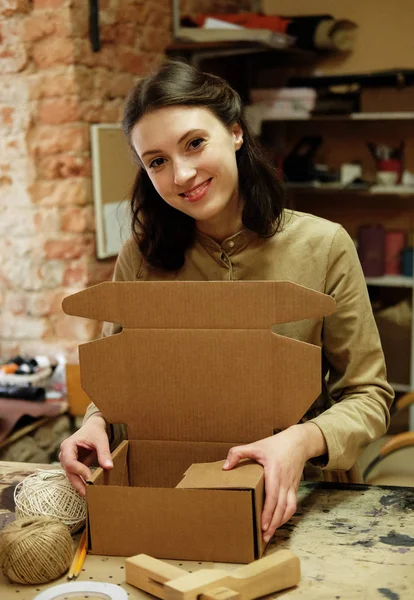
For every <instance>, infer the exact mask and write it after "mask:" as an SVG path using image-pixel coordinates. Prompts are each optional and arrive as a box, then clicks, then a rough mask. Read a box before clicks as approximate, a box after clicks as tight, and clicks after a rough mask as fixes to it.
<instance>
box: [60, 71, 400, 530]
mask: <svg viewBox="0 0 414 600" xmlns="http://www.w3.org/2000/svg"><path fill="white" fill-rule="evenodd" d="M123 128H124V131H125V133H126V135H127V137H128V139H129V142H130V144H131V147H132V149H133V152H134V154H135V156H136V158H137V161H138V164H139V169H138V174H137V177H136V181H135V185H134V187H133V191H132V201H131V207H132V237H131V238H130V239H129V240H128V241H127V242H126V244H125V245H124V246H123V248H122V250H121V252H120V254H119V257H118V260H117V263H116V267H115V274H114V280H116V281H135V280H187V281H188V280H290V281H293V282H296V283H299V284H301V285H304V286H307V287H309V288H313V289H315V290H317V291H320V292H323V293H326V294H330V295H332V296H333V297H334V298H335V300H336V303H337V311H336V313H335V314H333V315H332V316H330V317H327V318H325V319H324V320H317V319H315V320H307V321H302V322H300V323H294V324H285V325H282V326H279V327H278V329H277V331H278V332H279V333H282V334H283V335H287V336H290V337H293V338H296V339H300V340H303V341H306V342H309V343H313V344H319V345H322V350H323V374H324V378H323V393H322V395H321V396H320V398H319V399H318V400H317V401H316V402H315V404H314V405H313V406H312V408H311V410H310V411H309V412H308V413H307V415H306V416H305V417H304V418H303V419H302V422H301V423H300V424H298V425H295V426H293V427H290V428H288V429H286V430H285V431H282V432H281V433H278V434H277V435H274V436H272V437H269V438H266V439H263V440H259V441H257V442H255V443H252V444H247V445H244V446H238V447H235V448H232V449H231V450H230V452H229V454H228V456H227V462H226V464H225V466H224V468H225V469H232V468H233V467H234V466H235V465H236V464H237V463H238V461H239V460H240V459H241V458H245V457H249V458H252V459H254V460H256V461H257V462H259V463H260V464H262V465H263V467H264V473H265V485H266V501H265V506H264V511H263V515H262V529H263V538H264V540H265V541H268V540H269V539H270V537H271V536H272V535H273V533H274V531H275V529H276V528H277V527H279V526H280V525H282V524H283V523H285V522H286V521H287V520H288V519H289V518H290V517H291V516H292V515H293V513H294V512H295V510H296V492H297V488H298V485H299V481H300V479H301V477H302V473H303V470H304V467H305V464H309V463H310V464H311V465H313V466H314V467H315V468H318V469H322V470H323V473H324V477H325V479H329V476H330V475H329V473H332V471H334V472H335V471H336V472H338V471H340V472H341V471H342V474H341V475H340V477H341V478H342V479H344V478H345V480H346V478H348V479H353V480H354V481H355V480H356V477H357V476H356V469H355V467H354V464H355V462H356V460H357V457H358V455H359V453H360V451H361V449H362V448H363V447H364V446H365V445H367V444H368V443H369V442H371V441H373V440H374V439H376V438H378V437H379V436H381V435H383V434H384V433H385V432H386V430H387V427H388V424H389V407H390V405H391V403H392V400H393V392H392V389H391V388H390V386H389V385H388V383H387V381H386V372H385V365H384V358H383V354H382V350H381V344H380V340H379V337H378V332H377V329H376V326H375V322H374V318H373V315H372V310H371V306H370V302H369V298H368V294H367V289H366V285H365V281H364V278H363V274H362V271H361V268H360V265H359V261H358V257H357V254H356V252H355V248H354V245H353V242H352V240H351V239H350V238H349V236H348V235H347V233H346V232H345V231H344V230H343V228H342V227H341V226H340V225H338V224H335V223H331V222H329V221H326V220H324V219H320V218H317V217H315V216H312V215H307V214H304V213H298V212H293V211H289V210H287V209H284V197H283V191H282V188H281V185H280V183H279V181H278V179H277V176H276V173H275V171H274V169H273V168H272V166H271V165H269V164H268V163H267V161H266V160H265V158H264V157H263V155H262V154H261V152H260V149H259V147H258V146H257V144H256V142H255V141H254V139H253V138H252V136H251V134H250V133H249V128H248V126H247V124H246V122H245V120H244V117H243V110H242V106H241V102H240V98H239V96H238V94H237V93H236V92H235V91H234V90H232V89H231V88H230V87H229V85H228V84H227V83H226V82H225V81H223V80H222V79H220V78H218V77H215V76H213V75H209V74H205V73H201V72H199V71H198V70H196V69H194V68H192V67H190V66H188V65H186V64H184V63H181V62H171V61H168V62H166V63H164V65H162V66H161V67H160V69H159V70H158V71H157V72H156V73H154V74H153V75H151V76H149V77H147V78H145V79H143V80H141V81H140V82H139V83H138V85H137V86H136V87H135V88H134V89H133V90H132V92H131V94H130V96H129V98H128V100H127V103H126V108H125V115H124V119H123ZM115 331H119V327H116V326H113V325H105V327H104V334H106V335H107V334H111V333H114V332H115ZM95 454H96V455H97V458H98V462H99V464H100V465H101V466H102V467H103V468H106V469H110V468H111V466H112V463H111V459H110V453H109V444H108V435H107V424H106V422H105V420H104V419H103V417H102V415H101V413H100V412H99V411H98V409H97V408H96V407H95V406H94V405H91V406H90V407H89V409H88V412H87V414H86V416H85V419H84V424H83V426H82V427H81V428H80V430H79V431H77V432H76V433H75V434H74V435H72V436H71V437H70V438H68V439H67V440H65V441H64V442H63V444H62V446H61V454H60V460H61V463H62V465H63V467H64V468H65V470H66V472H67V474H68V477H69V479H70V480H71V482H72V484H73V485H74V487H75V488H76V489H78V490H79V491H80V492H81V493H82V494H84V481H83V480H87V479H88V478H89V477H90V471H89V468H88V466H87V464H90V461H91V459H92V457H93V456H94V455H95ZM344 472H348V475H344ZM330 477H331V479H332V478H335V475H331V476H330ZM338 477H339V475H338V474H336V478H337V479H338Z"/></svg>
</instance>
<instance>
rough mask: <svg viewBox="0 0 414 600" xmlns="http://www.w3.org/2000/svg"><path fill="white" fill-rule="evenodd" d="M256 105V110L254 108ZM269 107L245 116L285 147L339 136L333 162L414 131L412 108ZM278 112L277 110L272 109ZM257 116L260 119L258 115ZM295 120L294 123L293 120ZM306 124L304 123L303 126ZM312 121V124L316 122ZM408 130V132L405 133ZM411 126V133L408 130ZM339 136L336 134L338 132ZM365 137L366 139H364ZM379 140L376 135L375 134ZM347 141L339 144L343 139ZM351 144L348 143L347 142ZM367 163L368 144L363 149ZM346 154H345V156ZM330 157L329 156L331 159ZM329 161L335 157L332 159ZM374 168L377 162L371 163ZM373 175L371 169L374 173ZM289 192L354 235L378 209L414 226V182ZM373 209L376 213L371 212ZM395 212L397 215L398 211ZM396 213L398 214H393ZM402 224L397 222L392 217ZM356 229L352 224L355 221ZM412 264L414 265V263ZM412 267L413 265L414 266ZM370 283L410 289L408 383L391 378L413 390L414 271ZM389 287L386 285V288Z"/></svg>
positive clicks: (312, 186)
mask: <svg viewBox="0 0 414 600" xmlns="http://www.w3.org/2000/svg"><path fill="white" fill-rule="evenodd" d="M255 111H256V112H255ZM271 113H272V111H271V109H268V110H267V111H266V108H263V107H262V109H261V110H260V111H258V110H257V109H254V108H253V109H252V107H247V111H246V116H247V119H248V120H249V118H250V117H252V118H253V120H255V122H254V123H253V124H252V123H250V124H251V125H253V127H252V128H253V130H256V133H258V132H259V130H261V128H262V127H263V128H265V127H269V126H271V127H272V128H273V129H272V131H275V132H276V133H277V135H278V139H279V145H278V146H277V144H276V146H277V147H279V149H280V148H281V147H282V144H281V143H280V141H281V140H285V141H286V140H287V141H288V144H289V147H290V145H291V144H292V142H293V143H294V140H296V141H297V140H298V139H299V137H301V136H302V135H312V131H313V132H314V133H318V134H320V135H322V136H323V137H324V138H325V134H324V132H325V131H326V135H327V137H329V135H331V136H332V137H333V139H335V142H336V146H334V145H333V144H332V143H331V146H330V147H329V144H328V146H327V147H329V148H330V149H333V150H334V151H335V152H336V153H334V152H332V153H331V152H329V150H326V151H325V154H326V156H327V158H328V159H331V160H332V161H333V163H334V164H335V166H336V167H337V166H338V163H340V162H351V161H352V153H353V152H355V154H357V156H358V153H359V155H361V153H362V151H363V150H364V148H363V145H365V143H366V141H368V140H370V139H372V138H371V136H372V135H373V134H377V137H378V138H380V137H381V136H382V135H384V138H385V139H397V138H398V136H399V135H401V139H405V140H406V141H407V140H409V139H410V137H412V135H413V132H414V130H413V129H411V128H412V127H413V126H414V112H389V113H388V112H377V113H352V114H349V115H314V116H313V115H309V116H306V115H301V116H298V117H297V118H294V117H286V118H283V117H281V116H279V117H276V118H275V117H272V116H271ZM273 114H274V111H273ZM258 116H259V119H258V120H257V117H258ZM295 123H296V124H295ZM375 123H378V124H379V123H381V131H379V128H376V127H375ZM302 124H303V126H302ZM312 124H314V125H313V127H312ZM405 130H407V133H405ZM409 132H411V136H410V133H409ZM335 136H336V137H335ZM361 141H363V143H361ZM375 141H377V140H375ZM340 144H341V145H343V148H340V147H339V145H340ZM407 145H408V146H409V149H410V152H411V154H410V160H411V162H410V164H409V166H406V168H409V169H410V170H411V171H414V152H413V150H414V146H413V145H412V144H410V143H408V144H407ZM347 146H348V147H347ZM365 152H366V153H367V154H366V158H367V161H366V162H367V164H368V157H369V154H368V149H366V150H365ZM342 155H343V156H344V158H346V159H347V160H341V159H342V158H343V157H342ZM327 162H329V160H327ZM330 164H331V163H330ZM371 167H372V169H373V167H374V165H373V162H372V164H371ZM371 175H373V173H371ZM287 189H288V193H289V195H291V196H293V197H294V199H295V201H296V202H295V204H296V206H297V205H298V204H299V206H297V207H298V208H299V210H304V211H305V212H313V213H315V214H319V215H320V216H324V217H326V218H328V219H331V220H335V221H337V222H340V223H342V224H343V225H344V226H345V227H346V228H348V227H347V226H349V225H350V222H351V221H352V220H354V223H353V226H354V231H352V233H353V234H354V235H355V223H356V222H359V224H362V223H363V222H365V223H366V222H367V221H368V222H369V221H370V219H371V221H372V222H375V221H376V220H377V216H378V215H380V219H379V220H381V219H382V221H383V223H384V225H385V226H386V223H387V221H388V218H390V221H391V222H392V223H393V225H391V227H390V228H393V227H394V228H399V226H400V225H403V224H404V225H405V227H406V228H407V229H408V228H411V232H414V186H402V185H398V186H392V187H387V188H386V187H380V186H378V185H372V186H369V187H368V186H354V187H353V186H352V185H350V186H344V185H342V184H340V183H328V184H325V183H319V182H315V183H313V182H312V183H304V184H301V183H293V184H288V185H287ZM408 214H409V215H410V219H409V220H407V219H406V220H405V223H403V221H404V219H405V218H406V215H408ZM371 215H372V217H371ZM395 215H397V216H395ZM393 219H394V220H393ZM395 222H397V223H398V225H397V226H395V225H394V223H395ZM351 229H352V226H351ZM413 267H414V265H413ZM413 270H414V269H413ZM365 280H366V283H367V286H368V287H369V288H370V290H375V288H378V293H379V294H380V295H381V294H382V292H381V289H383V290H384V293H387V294H388V293H393V292H391V289H390V288H394V289H395V290H396V293H397V294H398V293H399V292H398V289H400V290H401V293H403V291H402V290H406V294H407V295H410V298H411V306H412V323H411V342H410V344H411V359H410V373H409V381H408V382H407V383H401V382H393V381H390V383H391V385H392V386H393V388H394V390H395V392H397V393H406V392H410V391H414V276H404V275H384V276H382V277H366V278H365ZM385 290H388V291H387V292H385ZM409 428H410V430H412V431H414V408H411V409H410V414H409Z"/></svg>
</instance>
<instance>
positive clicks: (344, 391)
mask: <svg viewBox="0 0 414 600" xmlns="http://www.w3.org/2000/svg"><path fill="white" fill-rule="evenodd" d="M325 293H326V294H329V295H331V296H332V297H333V298H334V299H335V301H336V305H337V308H336V312H335V313H334V314H333V315H331V316H329V317H326V318H325V319H324V325H323V332H322V335H323V341H322V344H323V346H322V351H323V353H324V357H325V359H326V360H327V362H328V365H329V371H328V374H327V379H326V386H327V391H328V394H329V397H330V399H331V401H332V403H333V404H332V406H331V407H330V408H329V409H328V410H326V411H325V412H323V413H322V414H321V415H319V416H317V417H315V418H314V419H312V422H314V423H315V424H316V425H317V426H318V427H319V428H320V429H321V431H322V433H323V435H324V437H325V440H326V444H327V447H328V460H327V462H326V464H325V465H324V466H322V465H320V466H322V468H324V469H327V470H336V469H344V470H348V469H350V468H351V467H352V466H353V465H354V463H355V462H356V460H357V458H358V456H359V454H360V452H361V451H362V449H363V448H364V446H366V445H367V444H369V443H370V442H372V441H374V440H375V439H377V438H379V437H381V436H382V435H384V434H385V432H386V431H387V429H388V426H389V422H390V412H389V409H390V407H391V404H392V402H393V399H394V392H393V390H392V388H391V386H390V385H389V384H388V382H387V378H386V367H385V361H384V355H383V352H382V347H381V341H380V337H379V334H378V329H377V326H376V323H375V319H374V315H373V312H372V308H371V303H370V299H369V295H368V290H367V286H366V283H365V279H364V275H363V272H362V268H361V265H360V262H359V258H358V254H357V252H356V249H355V246H354V243H353V241H352V239H351V238H350V236H349V235H348V233H347V232H346V231H345V230H344V229H343V228H342V227H341V228H340V229H339V230H338V231H337V232H336V234H335V236H334V238H333V241H332V245H331V249H330V253H329V259H328V268H327V275H326V285H325ZM311 462H312V461H311Z"/></svg>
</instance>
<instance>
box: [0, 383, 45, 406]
mask: <svg viewBox="0 0 414 600" xmlns="http://www.w3.org/2000/svg"><path fill="white" fill-rule="evenodd" d="M45 397H46V390H45V388H43V387H35V386H31V385H26V386H17V385H1V386H0V398H13V399H15V400H30V401H31V402H44V400H45Z"/></svg>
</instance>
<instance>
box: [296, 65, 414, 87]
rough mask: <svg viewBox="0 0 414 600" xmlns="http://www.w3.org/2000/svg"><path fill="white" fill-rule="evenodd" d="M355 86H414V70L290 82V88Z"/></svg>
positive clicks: (331, 76) (314, 78)
mask: <svg viewBox="0 0 414 600" xmlns="http://www.w3.org/2000/svg"><path fill="white" fill-rule="evenodd" d="M353 84H357V85H360V86H362V87H367V88H376V87H398V86H405V85H414V69H393V70H389V71H377V72H374V73H354V74H351V75H321V76H318V75H316V76H315V75H314V76H306V77H291V78H290V79H289V82H288V85H289V87H313V88H326V87H330V86H333V85H353Z"/></svg>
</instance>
